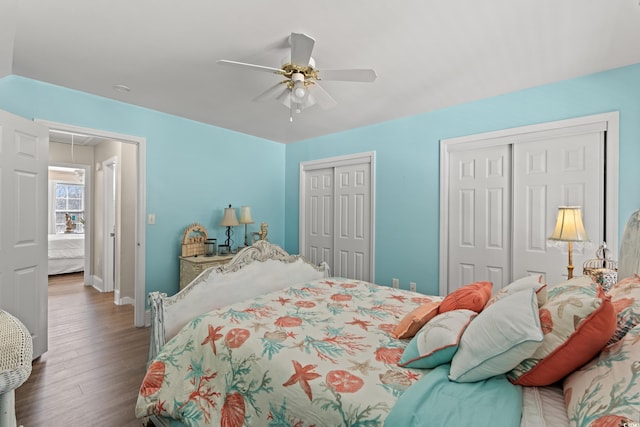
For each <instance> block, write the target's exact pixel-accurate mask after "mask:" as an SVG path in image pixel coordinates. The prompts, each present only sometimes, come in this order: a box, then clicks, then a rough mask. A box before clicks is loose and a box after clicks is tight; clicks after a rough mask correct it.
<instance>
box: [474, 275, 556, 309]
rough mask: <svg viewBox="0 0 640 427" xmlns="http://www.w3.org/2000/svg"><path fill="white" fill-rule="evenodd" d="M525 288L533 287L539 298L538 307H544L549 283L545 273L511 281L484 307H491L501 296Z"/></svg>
mask: <svg viewBox="0 0 640 427" xmlns="http://www.w3.org/2000/svg"><path fill="white" fill-rule="evenodd" d="M524 289H533V290H534V291H535V293H536V297H537V298H538V307H542V306H543V305H544V303H546V302H547V284H546V283H545V281H544V275H542V274H539V275H530V276H524V277H521V278H520V279H518V280H516V281H514V282H511V283H509V284H508V285H507V286H505V287H504V288H502V289H500V290H499V291H498V292H497V293H496V294H495V295H494V296H493V297H491V299H489V301H487V304H486V305H485V306H484V308H487V307H489V306H490V305H491V304H493V303H494V302H496V301H498V300H499V299H501V298H504V297H506V296H507V295H511V294H512V293H514V292H519V291H522V290H524Z"/></svg>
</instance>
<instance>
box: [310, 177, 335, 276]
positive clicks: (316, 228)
mask: <svg viewBox="0 0 640 427" xmlns="http://www.w3.org/2000/svg"><path fill="white" fill-rule="evenodd" d="M305 193H306V195H307V198H306V200H305V216H306V218H305V224H307V236H306V240H305V244H306V247H305V252H304V253H305V256H306V257H307V258H308V259H309V260H310V261H311V262H313V263H314V264H319V263H321V262H326V263H327V264H329V266H331V268H333V168H326V169H318V170H313V171H309V172H307V179H306V182H305Z"/></svg>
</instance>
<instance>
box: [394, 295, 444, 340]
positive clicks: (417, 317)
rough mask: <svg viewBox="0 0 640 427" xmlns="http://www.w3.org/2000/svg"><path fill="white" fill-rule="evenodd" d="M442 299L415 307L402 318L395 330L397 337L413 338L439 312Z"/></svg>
mask: <svg viewBox="0 0 640 427" xmlns="http://www.w3.org/2000/svg"><path fill="white" fill-rule="evenodd" d="M439 305H440V301H435V302H434V301H432V302H428V303H426V304H422V305H421V306H419V307H417V308H415V309H413V311H411V313H408V314H407V315H406V316H404V317H403V318H402V320H400V323H398V325H397V326H396V328H395V329H394V330H393V335H394V336H395V337H396V338H399V339H403V338H412V337H413V336H414V335H415V334H416V332H418V331H419V330H420V328H422V327H423V326H424V325H425V324H426V323H427V322H428V321H429V320H431V319H433V318H434V317H435V316H436V315H437V314H438V306H439Z"/></svg>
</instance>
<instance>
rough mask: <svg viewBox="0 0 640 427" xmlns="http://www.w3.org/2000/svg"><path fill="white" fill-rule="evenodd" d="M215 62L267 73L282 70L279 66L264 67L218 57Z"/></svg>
mask: <svg viewBox="0 0 640 427" xmlns="http://www.w3.org/2000/svg"><path fill="white" fill-rule="evenodd" d="M217 62H218V64H220V65H227V66H231V67H240V68H250V69H253V70H258V71H267V72H269V73H275V74H282V70H281V69H280V68H274V67H266V66H264V65H256V64H247V63H245V62H238V61H229V60H226V59H220V60H219V61H217Z"/></svg>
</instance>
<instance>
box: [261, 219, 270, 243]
mask: <svg viewBox="0 0 640 427" xmlns="http://www.w3.org/2000/svg"><path fill="white" fill-rule="evenodd" d="M268 227H269V224H267V223H266V222H263V223H262V224H260V231H259V232H258V237H259V238H260V240H267V233H268V231H267V228H268Z"/></svg>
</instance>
